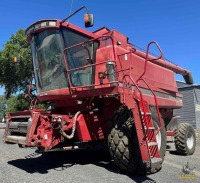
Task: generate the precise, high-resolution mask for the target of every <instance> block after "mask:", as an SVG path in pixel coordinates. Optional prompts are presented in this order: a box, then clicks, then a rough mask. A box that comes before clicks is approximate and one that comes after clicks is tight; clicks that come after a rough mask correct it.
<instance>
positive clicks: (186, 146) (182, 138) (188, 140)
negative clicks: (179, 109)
mask: <svg viewBox="0 0 200 183" xmlns="http://www.w3.org/2000/svg"><path fill="white" fill-rule="evenodd" d="M174 139H175V147H176V150H177V152H179V153H180V154H183V155H192V154H193V153H194V151H195V147H196V134H195V131H194V129H193V127H192V126H191V125H190V124H188V123H180V124H179V125H178V126H177V128H176V129H175V136H174Z"/></svg>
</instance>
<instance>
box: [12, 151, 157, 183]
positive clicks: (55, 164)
mask: <svg viewBox="0 0 200 183" xmlns="http://www.w3.org/2000/svg"><path fill="white" fill-rule="evenodd" d="M8 164H10V165H12V166H15V167H17V168H20V169H22V170H24V171H26V172H28V173H31V174H32V173H36V172H37V173H40V174H46V173H48V171H49V170H51V169H54V170H56V171H63V170H65V169H67V168H70V167H72V166H74V165H77V164H78V165H87V164H93V165H96V166H99V167H103V168H105V169H107V170H108V171H110V172H113V173H117V174H119V173H120V170H119V169H118V168H117V167H116V165H115V164H114V162H113V161H111V159H110V155H109V152H108V150H107V149H106V148H102V147H97V148H94V149H90V150H76V151H65V152H64V151H60V152H48V153H44V154H42V155H41V154H38V153H32V154H29V155H28V156H26V157H25V158H24V159H17V160H12V161H9V162H8ZM127 176H128V177H130V178H131V179H132V180H133V181H135V182H138V183H140V182H143V183H145V182H149V183H151V182H152V183H153V182H156V181H154V180H152V179H150V178H148V177H147V176H134V175H129V174H127Z"/></svg>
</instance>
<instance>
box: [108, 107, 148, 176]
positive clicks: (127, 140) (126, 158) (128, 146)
mask: <svg viewBox="0 0 200 183" xmlns="http://www.w3.org/2000/svg"><path fill="white" fill-rule="evenodd" d="M108 147H109V152H110V155H111V158H112V159H113V160H114V162H115V164H116V165H117V166H118V167H119V168H120V169H121V170H123V171H125V172H128V173H133V174H141V175H143V174H145V173H146V172H145V167H144V165H143V163H142V158H141V154H140V148H139V145H138V139H137V133H136V129H135V125H134V120H133V117H132V112H131V110H129V109H128V108H127V107H126V106H122V107H120V108H119V109H118V110H117V111H116V112H115V114H114V116H113V119H112V127H111V131H110V134H109V136H108Z"/></svg>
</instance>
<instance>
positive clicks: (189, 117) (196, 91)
mask: <svg viewBox="0 0 200 183" xmlns="http://www.w3.org/2000/svg"><path fill="white" fill-rule="evenodd" d="M177 87H178V90H179V93H181V94H183V107H182V108H181V109H175V110H174V115H177V116H181V118H178V122H184V123H190V124H191V125H192V126H193V127H194V128H200V85H189V84H186V83H184V82H181V81H177Z"/></svg>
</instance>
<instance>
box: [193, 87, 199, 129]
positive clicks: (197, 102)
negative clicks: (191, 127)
mask: <svg viewBox="0 0 200 183" xmlns="http://www.w3.org/2000/svg"><path fill="white" fill-rule="evenodd" d="M194 102H195V115H196V128H200V86H199V87H197V88H194Z"/></svg>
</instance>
